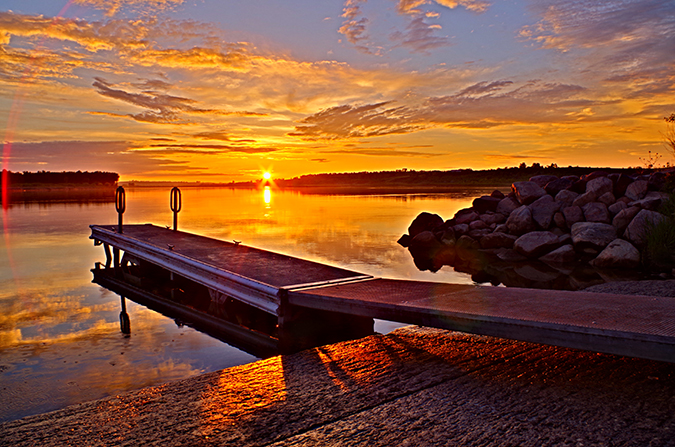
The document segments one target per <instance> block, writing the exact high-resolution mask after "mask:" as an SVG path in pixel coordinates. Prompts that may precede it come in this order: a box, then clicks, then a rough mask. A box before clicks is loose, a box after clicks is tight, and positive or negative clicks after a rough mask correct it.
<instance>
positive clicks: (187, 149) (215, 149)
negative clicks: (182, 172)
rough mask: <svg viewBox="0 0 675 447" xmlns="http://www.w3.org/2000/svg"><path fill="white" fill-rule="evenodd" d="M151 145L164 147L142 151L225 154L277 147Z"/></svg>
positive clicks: (256, 152) (266, 151)
mask: <svg viewBox="0 0 675 447" xmlns="http://www.w3.org/2000/svg"><path fill="white" fill-rule="evenodd" d="M149 147H157V148H160V147H161V148H162V149H161V150H155V151H152V150H148V149H143V150H142V152H144V153H149V152H151V151H152V152H155V153H163V154H175V153H190V154H206V155H218V154H225V153H230V152H240V153H245V154H265V153H269V152H274V151H276V150H277V149H274V148H270V147H241V146H225V145H220V144H151V145H149Z"/></svg>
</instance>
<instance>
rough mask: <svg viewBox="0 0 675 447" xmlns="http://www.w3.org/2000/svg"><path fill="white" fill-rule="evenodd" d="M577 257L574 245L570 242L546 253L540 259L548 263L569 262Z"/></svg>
mask: <svg viewBox="0 0 675 447" xmlns="http://www.w3.org/2000/svg"><path fill="white" fill-rule="evenodd" d="M576 258H577V254H576V252H575V251H574V247H572V245H570V244H567V245H563V246H562V247H560V248H557V249H555V250H553V251H552V252H550V253H547V254H545V255H544V256H542V257H540V258H539V260H540V261H543V262H546V263H548V264H567V263H569V262H574V261H575V260H576Z"/></svg>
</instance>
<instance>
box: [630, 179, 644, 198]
mask: <svg viewBox="0 0 675 447" xmlns="http://www.w3.org/2000/svg"><path fill="white" fill-rule="evenodd" d="M648 187H649V182H648V181H647V180H636V181H634V182H633V183H631V184H630V185H628V188H626V197H628V198H629V199H632V200H640V199H643V198H644V197H645V196H646V195H647V188H648Z"/></svg>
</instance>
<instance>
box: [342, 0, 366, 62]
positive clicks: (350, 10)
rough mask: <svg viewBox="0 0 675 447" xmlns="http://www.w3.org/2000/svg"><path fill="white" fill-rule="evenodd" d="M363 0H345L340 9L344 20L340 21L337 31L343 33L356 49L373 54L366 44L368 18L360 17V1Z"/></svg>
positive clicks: (362, 1)
mask: <svg viewBox="0 0 675 447" xmlns="http://www.w3.org/2000/svg"><path fill="white" fill-rule="evenodd" d="M364 2H365V0H347V1H346V2H345V5H344V8H343V9H342V17H344V18H345V19H346V20H344V21H343V22H342V25H341V26H340V29H339V30H338V32H339V33H340V34H343V35H344V36H345V37H346V38H347V40H348V41H349V42H351V43H352V44H354V45H355V47H356V49H357V50H359V51H361V52H363V53H367V54H373V51H372V50H371V49H370V48H369V47H368V46H367V45H366V42H367V41H368V37H369V36H368V34H367V33H366V25H367V24H368V19H367V18H365V17H361V14H362V12H361V6H360V5H361V3H364Z"/></svg>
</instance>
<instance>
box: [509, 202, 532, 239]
mask: <svg viewBox="0 0 675 447" xmlns="http://www.w3.org/2000/svg"><path fill="white" fill-rule="evenodd" d="M506 226H507V227H508V229H509V233H511V234H516V235H519V234H523V233H527V232H528V231H532V230H534V221H533V220H532V211H531V210H530V208H528V207H527V206H526V205H523V206H521V207H520V208H517V209H515V210H513V212H512V213H511V215H509V218H508V219H506Z"/></svg>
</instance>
